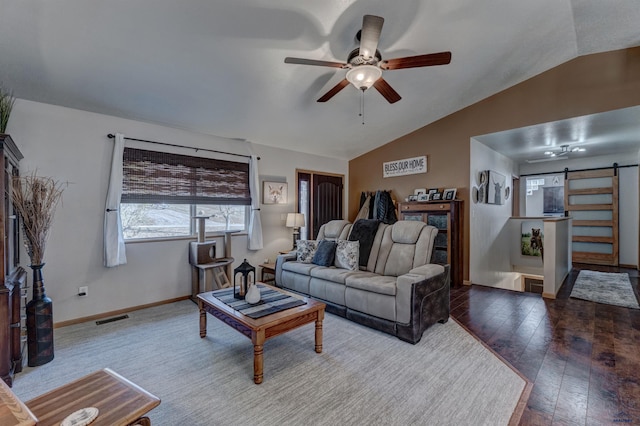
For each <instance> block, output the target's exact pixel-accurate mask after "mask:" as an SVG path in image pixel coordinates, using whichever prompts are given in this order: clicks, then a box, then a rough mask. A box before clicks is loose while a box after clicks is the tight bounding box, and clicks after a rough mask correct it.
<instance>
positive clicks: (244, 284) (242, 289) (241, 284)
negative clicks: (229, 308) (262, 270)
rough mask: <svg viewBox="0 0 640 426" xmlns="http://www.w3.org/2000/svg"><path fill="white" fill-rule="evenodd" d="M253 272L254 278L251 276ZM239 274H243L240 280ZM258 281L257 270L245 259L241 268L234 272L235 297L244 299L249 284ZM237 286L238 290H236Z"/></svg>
mask: <svg viewBox="0 0 640 426" xmlns="http://www.w3.org/2000/svg"><path fill="white" fill-rule="evenodd" d="M251 272H253V277H251V276H250V275H249V274H250V273H251ZM238 274H241V276H240V278H239V279H238ZM255 281H256V268H254V267H253V266H251V265H250V264H249V262H247V259H245V260H244V261H243V262H242V264H241V265H240V266H238V267H237V268H236V269H234V270H233V297H235V298H236V299H244V297H245V295H246V294H247V290H248V289H249V284H250V283H251V282H255ZM236 286H237V288H236Z"/></svg>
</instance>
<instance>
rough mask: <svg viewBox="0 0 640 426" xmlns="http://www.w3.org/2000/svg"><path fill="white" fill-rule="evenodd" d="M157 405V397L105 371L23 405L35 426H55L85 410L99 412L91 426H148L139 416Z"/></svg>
mask: <svg viewBox="0 0 640 426" xmlns="http://www.w3.org/2000/svg"><path fill="white" fill-rule="evenodd" d="M158 404H160V399H159V398H158V397H156V396H155V395H152V394H150V393H149V392H147V391H146V390H144V389H142V388H141V387H140V386H138V385H136V384H135V383H133V382H130V381H129V380H127V379H125V378H124V377H122V376H121V375H119V374H118V373H116V372H114V371H112V370H110V369H108V368H105V369H103V370H100V371H96V372H94V373H91V374H89V375H87V376H84V377H82V378H80V379H78V380H75V381H73V382H70V383H68V384H66V385H64V386H61V387H59V388H56V389H54V390H52V391H50V392H47V393H45V394H43V395H40V396H38V397H36V398H34V399H32V400H30V401H27V402H26V403H25V405H26V406H27V407H28V408H29V409H30V410H31V412H32V413H33V414H34V415H35V416H36V417H37V419H38V423H37V424H38V426H44V425H51V426H58V425H59V424H60V422H61V421H62V420H64V418H65V417H67V416H68V415H69V414H71V413H73V412H75V411H77V410H80V409H82V408H87V407H96V408H97V409H98V410H99V413H98V417H97V418H96V419H95V420H94V421H93V422H92V423H91V426H99V425H105V426H116V425H120V426H124V425H130V424H132V423H134V422H136V423H139V424H141V425H147V426H148V425H150V424H151V421H150V420H149V418H148V417H143V416H144V415H145V414H146V413H147V412H148V411H149V410H151V409H152V408H154V407H156V406H158Z"/></svg>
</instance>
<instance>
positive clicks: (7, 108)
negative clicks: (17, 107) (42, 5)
mask: <svg viewBox="0 0 640 426" xmlns="http://www.w3.org/2000/svg"><path fill="white" fill-rule="evenodd" d="M15 101H16V98H14V97H13V93H11V92H5V90H4V88H3V87H2V85H0V133H4V132H5V130H7V124H8V123H9V116H10V115H11V110H12V109H13V104H14V103H15Z"/></svg>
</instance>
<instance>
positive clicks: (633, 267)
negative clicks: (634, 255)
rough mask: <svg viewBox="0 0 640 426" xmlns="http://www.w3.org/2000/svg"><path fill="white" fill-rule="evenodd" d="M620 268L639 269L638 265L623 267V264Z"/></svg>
mask: <svg viewBox="0 0 640 426" xmlns="http://www.w3.org/2000/svg"><path fill="white" fill-rule="evenodd" d="M618 266H619V267H621V268H629V269H638V265H623V264H622V263H621V264H619V265H618Z"/></svg>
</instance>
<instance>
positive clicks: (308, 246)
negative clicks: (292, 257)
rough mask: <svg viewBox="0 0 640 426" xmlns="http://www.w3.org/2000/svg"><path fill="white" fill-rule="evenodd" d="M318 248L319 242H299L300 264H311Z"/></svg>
mask: <svg viewBox="0 0 640 426" xmlns="http://www.w3.org/2000/svg"><path fill="white" fill-rule="evenodd" d="M317 248H318V242H317V241H316V240H298V250H297V253H298V262H300V263H311V261H312V260H313V255H314V254H316V249H317Z"/></svg>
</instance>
